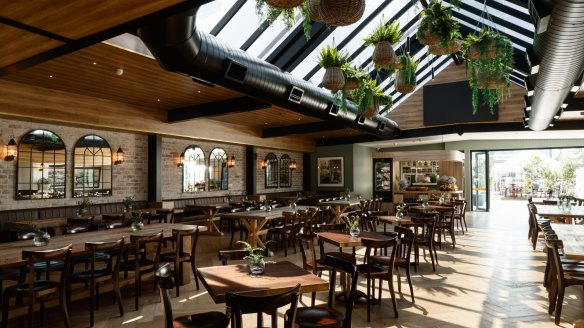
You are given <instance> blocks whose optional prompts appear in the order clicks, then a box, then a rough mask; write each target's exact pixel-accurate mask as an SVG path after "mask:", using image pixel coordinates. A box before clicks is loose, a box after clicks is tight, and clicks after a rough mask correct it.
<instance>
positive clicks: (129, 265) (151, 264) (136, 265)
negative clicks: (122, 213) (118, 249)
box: [120, 231, 163, 311]
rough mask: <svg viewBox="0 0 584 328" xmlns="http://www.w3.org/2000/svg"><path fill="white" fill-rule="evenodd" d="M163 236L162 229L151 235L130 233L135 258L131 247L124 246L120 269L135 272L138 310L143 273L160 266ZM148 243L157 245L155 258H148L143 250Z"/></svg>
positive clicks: (135, 298) (135, 293) (135, 296)
mask: <svg viewBox="0 0 584 328" xmlns="http://www.w3.org/2000/svg"><path fill="white" fill-rule="evenodd" d="M162 237H163V233H162V231H160V232H157V233H153V234H150V235H130V242H131V244H132V245H133V246H132V247H131V250H133V254H132V256H133V258H129V255H130V251H131V250H130V247H125V248H124V255H123V256H124V261H123V262H122V263H121V265H120V270H121V271H124V272H125V273H127V272H128V271H133V272H134V301H135V309H136V311H137V310H138V305H139V298H140V294H141V289H142V283H141V282H142V274H145V273H148V272H154V271H156V269H157V268H158V263H159V259H160V249H161V248H162ZM148 244H153V245H154V246H155V247H156V252H155V253H154V255H153V258H148V257H147V253H146V252H144V251H141V250H142V249H146V246H147V245H148Z"/></svg>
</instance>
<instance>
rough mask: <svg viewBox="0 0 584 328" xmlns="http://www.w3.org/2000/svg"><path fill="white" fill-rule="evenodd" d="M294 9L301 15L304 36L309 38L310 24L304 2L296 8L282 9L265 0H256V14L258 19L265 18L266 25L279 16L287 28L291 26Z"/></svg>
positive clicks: (294, 20) (293, 21) (294, 21)
mask: <svg viewBox="0 0 584 328" xmlns="http://www.w3.org/2000/svg"><path fill="white" fill-rule="evenodd" d="M295 9H298V10H299V11H300V14H301V15H302V17H303V20H302V28H303V30H304V36H305V37H306V40H310V32H311V30H312V24H311V21H310V16H309V13H308V8H307V7H306V2H304V3H303V4H302V5H301V6H299V7H296V8H288V9H282V8H274V7H272V6H270V5H268V4H267V3H266V1H265V0H256V14H257V15H258V16H259V18H260V20H263V19H264V18H265V20H266V22H267V23H268V26H269V25H272V23H273V22H275V21H276V20H277V19H278V18H280V19H281V20H282V22H283V23H284V25H285V26H286V28H287V29H290V28H292V26H294V24H296V15H295Z"/></svg>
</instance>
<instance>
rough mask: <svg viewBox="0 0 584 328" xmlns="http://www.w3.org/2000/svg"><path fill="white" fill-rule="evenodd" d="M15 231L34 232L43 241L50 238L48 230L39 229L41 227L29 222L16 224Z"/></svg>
mask: <svg viewBox="0 0 584 328" xmlns="http://www.w3.org/2000/svg"><path fill="white" fill-rule="evenodd" d="M14 231H16V232H19V233H33V234H34V235H35V236H36V237H38V238H40V239H41V240H43V241H46V240H48V239H49V238H50V235H49V236H48V237H47V235H48V233H47V232H46V231H43V230H41V229H39V227H37V226H36V225H35V224H32V223H28V224H26V225H15V227H14Z"/></svg>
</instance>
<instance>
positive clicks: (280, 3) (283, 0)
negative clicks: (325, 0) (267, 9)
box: [265, 0, 304, 9]
mask: <svg viewBox="0 0 584 328" xmlns="http://www.w3.org/2000/svg"><path fill="white" fill-rule="evenodd" d="M265 1H266V3H267V4H268V5H269V6H271V7H274V8H280V9H290V8H294V7H298V6H300V5H301V4H302V3H303V2H304V0H265Z"/></svg>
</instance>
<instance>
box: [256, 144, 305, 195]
mask: <svg viewBox="0 0 584 328" xmlns="http://www.w3.org/2000/svg"><path fill="white" fill-rule="evenodd" d="M256 153H257V160H256V176H257V179H256V180H257V193H258V194H265V193H273V192H286V191H302V167H303V165H302V153H296V152H290V151H282V150H273V149H266V148H256ZM268 153H274V155H276V156H277V157H278V170H279V165H280V158H281V157H282V155H284V154H288V156H290V159H291V160H292V161H296V164H297V165H298V166H297V169H296V170H295V171H292V187H289V188H267V189H266V187H265V186H266V175H265V171H264V169H262V166H261V163H262V161H263V160H264V159H265V158H266V156H267V155H268Z"/></svg>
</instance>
